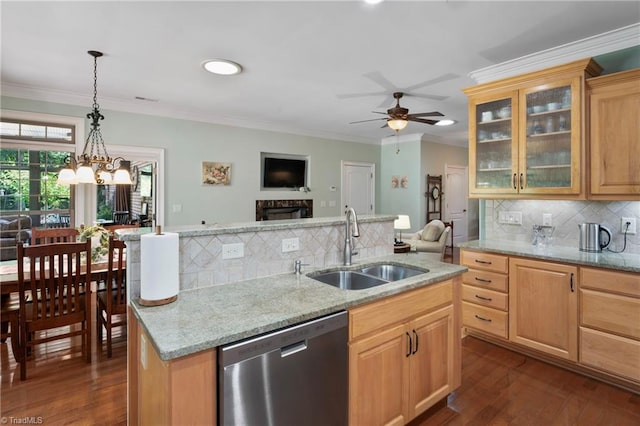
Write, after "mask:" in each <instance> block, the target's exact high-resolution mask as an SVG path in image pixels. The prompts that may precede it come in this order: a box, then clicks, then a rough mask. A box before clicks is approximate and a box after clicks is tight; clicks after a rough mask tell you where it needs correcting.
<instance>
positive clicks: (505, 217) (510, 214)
mask: <svg viewBox="0 0 640 426" xmlns="http://www.w3.org/2000/svg"><path fill="white" fill-rule="evenodd" d="M498 223H504V224H508V225H522V212H518V211H509V210H503V211H500V212H498Z"/></svg>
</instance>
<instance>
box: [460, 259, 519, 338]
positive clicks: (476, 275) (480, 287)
mask: <svg viewBox="0 0 640 426" xmlns="http://www.w3.org/2000/svg"><path fill="white" fill-rule="evenodd" d="M460 263H461V264H462V265H465V266H467V267H469V270H468V271H467V272H465V273H464V274H463V275H462V325H463V326H464V327H467V328H471V329H474V330H478V331H481V332H483V333H488V334H491V335H494V336H497V337H500V338H501V339H507V338H508V337H509V334H508V324H509V294H508V291H509V290H508V284H509V276H508V272H509V266H508V265H509V257H507V256H502V255H498V254H490V253H480V252H473V251H468V250H461V251H460Z"/></svg>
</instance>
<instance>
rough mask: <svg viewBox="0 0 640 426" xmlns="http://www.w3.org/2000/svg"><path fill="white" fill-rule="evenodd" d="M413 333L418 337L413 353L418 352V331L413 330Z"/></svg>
mask: <svg viewBox="0 0 640 426" xmlns="http://www.w3.org/2000/svg"><path fill="white" fill-rule="evenodd" d="M413 335H414V336H415V337H416V347H415V349H414V350H413V352H411V355H413V354H415V353H416V352H418V333H416V331H415V330H413Z"/></svg>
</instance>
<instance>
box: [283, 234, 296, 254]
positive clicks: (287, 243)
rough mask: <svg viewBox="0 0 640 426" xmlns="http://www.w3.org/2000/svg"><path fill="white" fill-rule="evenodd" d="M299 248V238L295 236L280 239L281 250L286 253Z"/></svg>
mask: <svg viewBox="0 0 640 426" xmlns="http://www.w3.org/2000/svg"><path fill="white" fill-rule="evenodd" d="M298 250H300V239H298V237H296V238H285V239H284V240H282V252H283V253H287V252H290V251H298Z"/></svg>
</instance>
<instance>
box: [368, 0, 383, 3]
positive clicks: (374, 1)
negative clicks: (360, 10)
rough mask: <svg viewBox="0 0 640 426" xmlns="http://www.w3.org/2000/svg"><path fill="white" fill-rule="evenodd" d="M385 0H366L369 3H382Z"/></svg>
mask: <svg viewBox="0 0 640 426" xmlns="http://www.w3.org/2000/svg"><path fill="white" fill-rule="evenodd" d="M383 1H384V0H364V2H365V3H367V4H378V3H382V2H383Z"/></svg>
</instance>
